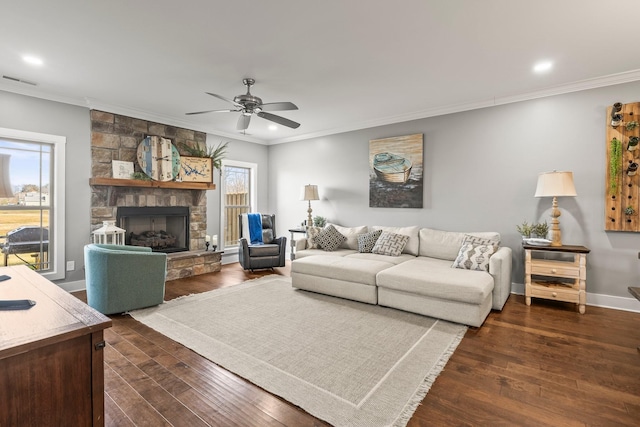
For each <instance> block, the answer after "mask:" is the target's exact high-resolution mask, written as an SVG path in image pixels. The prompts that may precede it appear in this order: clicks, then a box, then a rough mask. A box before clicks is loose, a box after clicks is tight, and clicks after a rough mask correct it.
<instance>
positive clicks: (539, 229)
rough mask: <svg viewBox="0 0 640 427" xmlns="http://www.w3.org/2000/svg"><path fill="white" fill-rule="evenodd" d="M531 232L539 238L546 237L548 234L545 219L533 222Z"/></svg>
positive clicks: (547, 225)
mask: <svg viewBox="0 0 640 427" xmlns="http://www.w3.org/2000/svg"><path fill="white" fill-rule="evenodd" d="M532 233H533V234H535V235H536V236H537V237H539V238H541V239H546V238H547V234H549V224H547V221H545V222H540V223H538V224H534V225H533V226H532Z"/></svg>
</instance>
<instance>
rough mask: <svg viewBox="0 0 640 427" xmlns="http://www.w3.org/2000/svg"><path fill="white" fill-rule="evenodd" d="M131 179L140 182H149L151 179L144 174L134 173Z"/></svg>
mask: <svg viewBox="0 0 640 427" xmlns="http://www.w3.org/2000/svg"><path fill="white" fill-rule="evenodd" d="M131 179H138V180H140V181H151V178H150V177H149V176H148V175H147V174H146V173H144V172H134V173H132V174H131Z"/></svg>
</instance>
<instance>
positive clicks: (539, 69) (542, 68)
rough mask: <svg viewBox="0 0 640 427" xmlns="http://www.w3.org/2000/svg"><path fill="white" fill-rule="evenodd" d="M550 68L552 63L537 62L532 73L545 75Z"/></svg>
mask: <svg viewBox="0 0 640 427" xmlns="http://www.w3.org/2000/svg"><path fill="white" fill-rule="evenodd" d="M552 67H553V62H551V61H543V62H538V63H537V64H536V65H534V66H533V71H535V72H536V73H546V72H547V71H549V70H550V69H551V68H552Z"/></svg>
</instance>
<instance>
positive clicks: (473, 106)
mask: <svg viewBox="0 0 640 427" xmlns="http://www.w3.org/2000/svg"><path fill="white" fill-rule="evenodd" d="M638 80H640V70H631V71H626V72H624V73H617V74H610V75H608V76H603V77H596V78H593V79H586V80H581V81H578V82H572V83H567V84H562V85H557V86H551V87H547V88H544V89H540V90H536V91H531V92H523V93H519V94H515V95H510V96H502V97H496V98H491V99H486V100H479V101H474V102H468V103H462V104H452V105H447V106H442V107H435V108H430V109H427V110H422V111H417V112H414V113H410V114H404V115H398V116H389V117H383V118H379V119H375V120H368V121H363V122H358V123H354V124H351V125H348V126H342V127H339V128H333V129H327V130H325V131H319V132H313V133H307V134H303V135H296V136H293V137H289V138H283V139H274V140H271V141H269V144H270V145H271V144H283V143H287V142H295V141H301V140H305V139H311V138H319V137H323V136H328V135H335V134H338V133H344V132H352V131H356V130H362V129H368V128H372V127H377V126H385V125H390V124H394V123H402V122H408V121H411V120H419V119H426V118H429V117H436V116H443V115H446V114H453V113H461V112H463V111H470V110H477V109H480V108H487V107H495V106H498V105H504V104H512V103H515V102H521V101H529V100H532V99H538V98H546V97H549V96H556V95H562V94H566V93H571V92H579V91H583V90H589V89H597V88H600V87H606V86H615V85H619V84H623V83H630V82H635V81H638Z"/></svg>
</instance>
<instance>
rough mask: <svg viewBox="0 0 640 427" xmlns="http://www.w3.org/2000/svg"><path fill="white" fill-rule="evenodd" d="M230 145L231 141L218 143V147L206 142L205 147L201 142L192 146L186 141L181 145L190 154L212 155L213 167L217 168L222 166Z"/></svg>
mask: <svg viewBox="0 0 640 427" xmlns="http://www.w3.org/2000/svg"><path fill="white" fill-rule="evenodd" d="M228 145H229V141H227V142H225V143H222V142H221V143H220V144H218V146H217V147H215V148H213V147H207V145H206V144H205V146H204V147H202V146H201V145H200V143H199V142H196V144H195V145H194V146H193V147H192V146H191V145H187V144H185V143H183V142H182V143H180V147H181V148H182V149H184V151H186V152H187V154H189V155H190V156H193V157H211V162H212V163H213V167H214V168H216V169H221V168H222V160H223V159H224V156H225V154H226V153H227V146H228Z"/></svg>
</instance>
